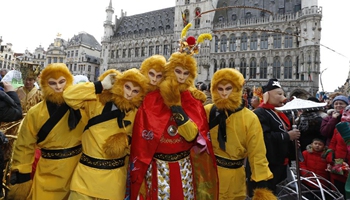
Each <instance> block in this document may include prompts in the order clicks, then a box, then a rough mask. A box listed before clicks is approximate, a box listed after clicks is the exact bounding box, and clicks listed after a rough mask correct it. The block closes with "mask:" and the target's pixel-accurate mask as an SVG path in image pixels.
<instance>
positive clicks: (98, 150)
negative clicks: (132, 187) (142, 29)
mask: <svg viewBox="0 0 350 200" xmlns="http://www.w3.org/2000/svg"><path fill="white" fill-rule="evenodd" d="M110 73H115V74H117V76H115V82H114V84H113V86H112V88H111V89H109V90H103V91H99V90H101V88H102V87H101V82H100V81H101V80H103V79H104V78H105V77H106V76H107V75H108V74H110ZM99 80H100V81H98V82H95V83H91V82H90V83H84V84H77V85H74V86H72V87H69V88H67V90H66V91H65V92H64V97H65V100H66V102H67V104H68V105H70V106H72V107H73V108H75V109H77V108H81V109H83V110H84V111H85V113H86V115H87V117H88V119H89V120H90V119H92V118H94V117H99V116H102V115H105V114H110V113H111V112H114V111H117V110H120V111H121V112H122V113H124V114H120V115H117V117H114V118H111V119H108V120H106V121H102V122H99V123H97V124H94V125H92V126H90V127H89V128H87V129H86V130H85V131H84V133H83V137H82V144H83V155H85V156H87V157H92V158H94V159H98V160H100V161H102V162H103V163H109V164H111V165H114V164H115V163H119V162H122V163H123V164H122V165H118V166H115V167H113V168H110V169H106V168H104V167H105V166H99V165H93V166H88V165H86V164H83V163H79V164H78V165H77V167H76V169H75V172H74V174H73V177H72V184H71V190H72V191H73V193H71V194H72V196H71V197H70V199H77V198H98V199H111V200H119V199H124V195H125V190H126V184H125V183H126V175H127V166H128V160H129V159H128V153H129V138H131V136H132V130H133V122H134V118H135V114H136V111H137V109H136V108H137V107H138V106H139V105H140V104H141V102H142V99H143V97H144V95H145V94H146V90H147V79H146V78H145V77H144V76H143V75H142V74H141V73H140V72H139V70H137V69H129V70H127V71H125V72H122V73H120V72H118V71H116V70H112V69H110V70H108V71H106V72H105V73H104V74H102V75H101V76H100V77H99ZM128 81H131V82H132V83H133V85H134V86H139V87H140V91H139V94H138V95H137V96H136V97H134V98H133V99H132V100H127V99H126V98H124V87H125V86H124V84H125V83H126V82H128ZM98 88H100V89H98ZM112 104H113V105H112ZM108 106H110V107H108ZM122 115H125V116H122ZM118 120H121V121H123V122H128V123H122V124H119V123H118ZM115 160H118V162H116V161H115ZM77 196H78V197H77Z"/></svg>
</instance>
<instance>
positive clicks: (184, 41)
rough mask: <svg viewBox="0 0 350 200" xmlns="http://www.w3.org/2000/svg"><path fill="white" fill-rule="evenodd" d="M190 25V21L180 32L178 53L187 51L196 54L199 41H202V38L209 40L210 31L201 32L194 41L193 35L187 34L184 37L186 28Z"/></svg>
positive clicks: (210, 37)
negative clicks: (187, 35)
mask: <svg viewBox="0 0 350 200" xmlns="http://www.w3.org/2000/svg"><path fill="white" fill-rule="evenodd" d="M191 26H192V24H191V23H188V24H187V25H186V26H185V27H184V28H183V29H182V32H181V39H180V48H179V52H180V53H187V54H190V55H193V54H197V53H198V52H199V48H200V43H203V42H204V40H206V39H207V40H211V39H212V36H211V34H210V33H202V34H200V35H199V36H198V39H197V41H196V38H195V37H193V36H189V37H187V38H186V33H187V30H188V29H189V28H190V27H191Z"/></svg>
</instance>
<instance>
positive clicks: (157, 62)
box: [140, 55, 166, 92]
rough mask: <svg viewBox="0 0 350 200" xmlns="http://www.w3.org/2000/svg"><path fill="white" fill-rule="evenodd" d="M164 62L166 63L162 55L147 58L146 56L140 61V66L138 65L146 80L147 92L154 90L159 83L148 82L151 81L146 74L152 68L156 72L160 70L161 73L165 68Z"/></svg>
mask: <svg viewBox="0 0 350 200" xmlns="http://www.w3.org/2000/svg"><path fill="white" fill-rule="evenodd" d="M165 63H166V59H165V57H164V56H162V55H153V56H151V57H149V58H146V59H145V60H144V61H143V62H142V64H141V67H140V72H141V74H143V75H144V76H145V77H146V78H147V80H148V87H149V88H148V91H149V92H151V91H154V90H156V89H157V88H158V85H159V83H158V84H157V85H152V84H150V82H151V81H150V78H149V74H148V73H149V70H151V69H154V70H155V71H156V72H162V74H163V72H164V70H165ZM162 80H163V77H162ZM162 80H161V81H162ZM161 81H160V82H161Z"/></svg>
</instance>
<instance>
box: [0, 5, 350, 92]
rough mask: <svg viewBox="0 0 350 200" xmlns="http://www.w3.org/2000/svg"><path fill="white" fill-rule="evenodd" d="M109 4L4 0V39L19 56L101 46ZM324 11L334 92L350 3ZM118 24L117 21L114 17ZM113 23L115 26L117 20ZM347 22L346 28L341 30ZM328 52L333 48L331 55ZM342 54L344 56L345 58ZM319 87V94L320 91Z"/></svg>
mask: <svg viewBox="0 0 350 200" xmlns="http://www.w3.org/2000/svg"><path fill="white" fill-rule="evenodd" d="M109 2H110V0H95V1H92V0H89V1H87V0H60V1H57V0H30V1H29V0H4V1H2V2H1V11H0V13H1V17H0V27H1V28H0V36H2V40H3V43H2V44H6V43H12V45H13V50H14V51H15V52H16V53H23V52H24V51H25V50H26V49H28V50H29V51H30V52H33V51H34V50H35V48H36V47H39V45H41V46H42V47H44V49H45V50H47V48H48V46H49V45H50V44H51V43H53V41H54V39H55V38H56V35H57V33H60V34H62V35H61V37H62V38H63V39H65V40H68V39H69V38H72V37H73V36H74V35H77V34H79V32H81V31H84V32H87V33H89V34H91V35H93V36H94V37H95V38H96V39H97V41H99V42H100V41H101V37H102V36H103V31H104V30H103V22H104V21H105V19H106V12H105V9H106V7H108V5H109ZM175 2H176V0H147V1H145V0H126V1H124V0H112V5H113V8H114V15H118V17H119V16H120V13H121V9H123V10H124V11H126V12H127V15H128V16H130V15H134V14H139V13H144V12H147V11H152V10H158V9H162V8H168V7H173V6H175ZM318 4H319V6H321V7H322V10H323V11H322V12H323V18H322V21H321V26H322V35H321V44H322V45H324V46H326V47H323V46H321V71H322V70H324V69H326V68H327V69H326V70H325V71H324V72H323V74H322V80H323V85H324V89H325V90H326V91H333V90H334V89H336V88H337V87H338V86H341V85H343V84H344V83H345V81H346V78H347V76H348V72H349V69H350V62H349V60H350V51H349V48H350V40H349V33H348V32H347V31H348V30H349V29H350V28H349V27H348V26H349V25H348V23H349V22H348V21H349V20H350V17H349V10H348V9H349V7H350V0H333V1H331V0H318ZM113 20H114V17H113ZM113 22H114V21H113ZM341 23H344V25H338V26H336V24H341ZM328 48H330V49H332V50H329V49H328ZM340 54H342V55H340ZM321 89H322V88H321V85H320V90H321Z"/></svg>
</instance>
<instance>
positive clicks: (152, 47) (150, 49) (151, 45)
mask: <svg viewBox="0 0 350 200" xmlns="http://www.w3.org/2000/svg"><path fill="white" fill-rule="evenodd" d="M153 54H154V46H153V44H152V42H150V43H149V46H148V56H152V55H153Z"/></svg>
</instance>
